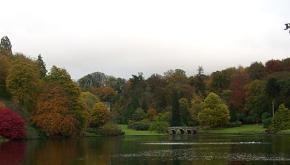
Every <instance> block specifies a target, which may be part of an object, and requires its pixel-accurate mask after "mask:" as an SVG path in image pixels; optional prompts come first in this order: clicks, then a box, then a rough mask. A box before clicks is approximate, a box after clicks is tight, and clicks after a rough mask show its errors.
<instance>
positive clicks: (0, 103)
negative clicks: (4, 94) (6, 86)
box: [0, 101, 6, 109]
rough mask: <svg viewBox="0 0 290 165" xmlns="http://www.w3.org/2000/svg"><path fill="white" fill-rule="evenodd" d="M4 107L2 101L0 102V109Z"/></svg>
mask: <svg viewBox="0 0 290 165" xmlns="http://www.w3.org/2000/svg"><path fill="white" fill-rule="evenodd" d="M5 107H6V105H5V104H4V103H3V102H2V101H0V109H3V108H5Z"/></svg>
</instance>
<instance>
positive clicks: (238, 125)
mask: <svg viewBox="0 0 290 165" xmlns="http://www.w3.org/2000/svg"><path fill="white" fill-rule="evenodd" d="M241 125H242V122H240V121H234V122H231V123H229V124H228V127H240V126H241Z"/></svg>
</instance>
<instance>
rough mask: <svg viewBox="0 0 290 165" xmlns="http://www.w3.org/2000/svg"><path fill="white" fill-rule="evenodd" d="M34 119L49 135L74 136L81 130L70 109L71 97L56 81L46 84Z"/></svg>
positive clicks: (33, 116)
mask: <svg viewBox="0 0 290 165" xmlns="http://www.w3.org/2000/svg"><path fill="white" fill-rule="evenodd" d="M32 121H33V123H34V124H35V125H36V126H37V127H39V128H40V129H41V130H42V131H43V132H45V133H46V135H47V136H72V135H76V134H78V132H79V130H78V124H79V123H78V120H76V118H75V116H74V113H73V111H72V110H71V109H70V105H69V98H68V97H67V95H66V93H65V91H64V89H63V88H62V87H61V86H60V85H59V84H55V83H48V84H46V85H45V86H44V88H43V91H42V92H41V93H40V95H39V96H38V100H37V105H36V110H35V112H34V113H33V115H32Z"/></svg>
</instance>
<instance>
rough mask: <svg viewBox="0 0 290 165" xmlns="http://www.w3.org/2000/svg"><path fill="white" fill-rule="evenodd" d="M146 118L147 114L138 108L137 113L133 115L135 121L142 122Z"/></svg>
mask: <svg viewBox="0 0 290 165" xmlns="http://www.w3.org/2000/svg"><path fill="white" fill-rule="evenodd" d="M145 117H146V113H145V112H144V110H143V109H142V108H137V109H136V111H135V112H134V113H133V114H132V117H131V118H132V120H133V121H140V120H143V119H144V118H145Z"/></svg>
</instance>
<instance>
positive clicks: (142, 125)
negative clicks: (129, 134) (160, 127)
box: [128, 120, 150, 131]
mask: <svg viewBox="0 0 290 165" xmlns="http://www.w3.org/2000/svg"><path fill="white" fill-rule="evenodd" d="M149 127H150V123H149V122H148V121H146V120H142V121H136V122H129V125H128V128H131V129H134V130H140V131H141V130H148V129H149Z"/></svg>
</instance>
